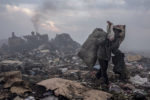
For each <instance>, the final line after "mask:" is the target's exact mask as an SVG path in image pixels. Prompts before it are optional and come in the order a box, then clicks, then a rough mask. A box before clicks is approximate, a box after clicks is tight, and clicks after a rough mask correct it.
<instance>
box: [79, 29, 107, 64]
mask: <svg viewBox="0 0 150 100" xmlns="http://www.w3.org/2000/svg"><path fill="white" fill-rule="evenodd" d="M106 35H107V33H106V32H104V31H103V30H102V29H101V28H96V29H95V30H94V31H93V32H92V34H90V35H89V37H88V39H87V40H86V41H85V42H84V44H83V45H82V47H81V49H80V51H79V53H78V56H79V57H80V58H81V59H82V60H83V61H84V63H85V64H86V65H87V66H88V67H93V66H94V65H95V63H96V60H97V50H98V46H99V45H100V44H101V43H103V42H104V41H105V39H106Z"/></svg>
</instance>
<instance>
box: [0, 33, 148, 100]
mask: <svg viewBox="0 0 150 100" xmlns="http://www.w3.org/2000/svg"><path fill="white" fill-rule="evenodd" d="M60 35H61V34H60ZM56 37H57V39H54V40H53V42H51V43H50V44H42V45H40V46H38V47H37V48H34V49H31V50H29V51H26V52H16V53H13V54H12V53H7V54H5V53H3V55H0V100H150V58H147V57H144V56H141V55H139V54H134V53H126V54H125V56H126V58H125V62H126V66H127V69H128V77H129V79H128V80H127V81H126V82H124V81H122V80H119V77H118V75H117V74H114V73H113V71H112V68H113V65H112V64H110V66H109V69H108V76H109V80H110V85H109V86H106V85H105V84H103V83H102V81H101V80H97V79H96V77H95V72H96V71H97V70H98V69H99V67H97V66H98V65H96V66H94V68H93V69H92V70H91V69H89V68H88V67H87V66H86V65H85V64H84V63H83V62H82V60H81V59H79V57H78V56H77V55H76V53H77V51H78V49H79V45H78V44H76V46H74V47H70V46H72V45H73V44H74V43H76V42H73V41H72V39H70V36H67V35H66V34H63V35H62V36H59V35H58V36H56ZM64 37H67V39H66V38H65V39H64ZM59 40H60V41H59ZM65 40H66V41H67V42H66V43H67V46H66V48H65V45H66V44H62V41H65ZM54 41H57V42H54ZM69 41H70V42H69ZM71 41H72V42H71ZM55 43H56V44H57V46H55V45H54V44H55ZM64 43H65V42H64ZM69 43H70V44H69ZM52 44H53V45H52ZM52 47H53V48H54V49H53V48H52ZM59 47H60V48H59ZM67 48H68V49H69V48H73V49H74V50H73V51H72V52H70V49H69V53H67ZM63 50H64V51H65V52H63Z"/></svg>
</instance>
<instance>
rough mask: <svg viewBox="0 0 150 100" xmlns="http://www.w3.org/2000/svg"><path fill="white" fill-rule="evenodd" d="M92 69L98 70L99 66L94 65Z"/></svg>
mask: <svg viewBox="0 0 150 100" xmlns="http://www.w3.org/2000/svg"><path fill="white" fill-rule="evenodd" d="M93 68H94V69H97V70H99V69H100V68H101V67H100V65H95V66H94V67H93Z"/></svg>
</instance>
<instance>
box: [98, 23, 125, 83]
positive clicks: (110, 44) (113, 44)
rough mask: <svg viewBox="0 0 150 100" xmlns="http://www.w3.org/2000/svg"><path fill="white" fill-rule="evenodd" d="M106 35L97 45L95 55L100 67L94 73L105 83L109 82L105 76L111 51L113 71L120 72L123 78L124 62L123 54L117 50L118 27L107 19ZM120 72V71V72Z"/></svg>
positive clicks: (118, 42) (118, 43) (118, 41)
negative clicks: (101, 42) (103, 40)
mask: <svg viewBox="0 0 150 100" xmlns="http://www.w3.org/2000/svg"><path fill="white" fill-rule="evenodd" d="M107 24H108V25H107V37H106V39H105V42H103V44H100V45H99V48H98V52H97V56H98V61H99V64H100V66H101V69H100V70H99V71H98V72H97V73H96V77H97V79H100V78H101V77H102V78H103V80H104V83H105V84H107V85H108V84H109V80H108V76H107V68H108V63H109V61H110V59H111V53H113V54H114V55H115V56H114V57H113V64H114V70H113V71H114V72H115V73H117V74H120V76H121V77H123V76H124V77H123V78H125V76H126V75H125V74H124V73H125V72H124V71H125V70H124V69H125V63H124V54H123V53H122V52H121V51H120V50H119V46H120V43H121V42H120V34H119V33H120V32H121V30H120V29H116V28H114V25H113V23H111V22H110V21H107ZM121 72H122V73H121ZM123 74H124V75H123Z"/></svg>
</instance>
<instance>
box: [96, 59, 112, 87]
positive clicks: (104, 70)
mask: <svg viewBox="0 0 150 100" xmlns="http://www.w3.org/2000/svg"><path fill="white" fill-rule="evenodd" d="M98 61H99V64H100V66H101V68H100V70H99V71H98V72H97V73H96V78H97V79H100V78H101V77H102V78H103V79H104V83H105V84H109V81H108V76H107V68H108V60H103V59H98Z"/></svg>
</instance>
